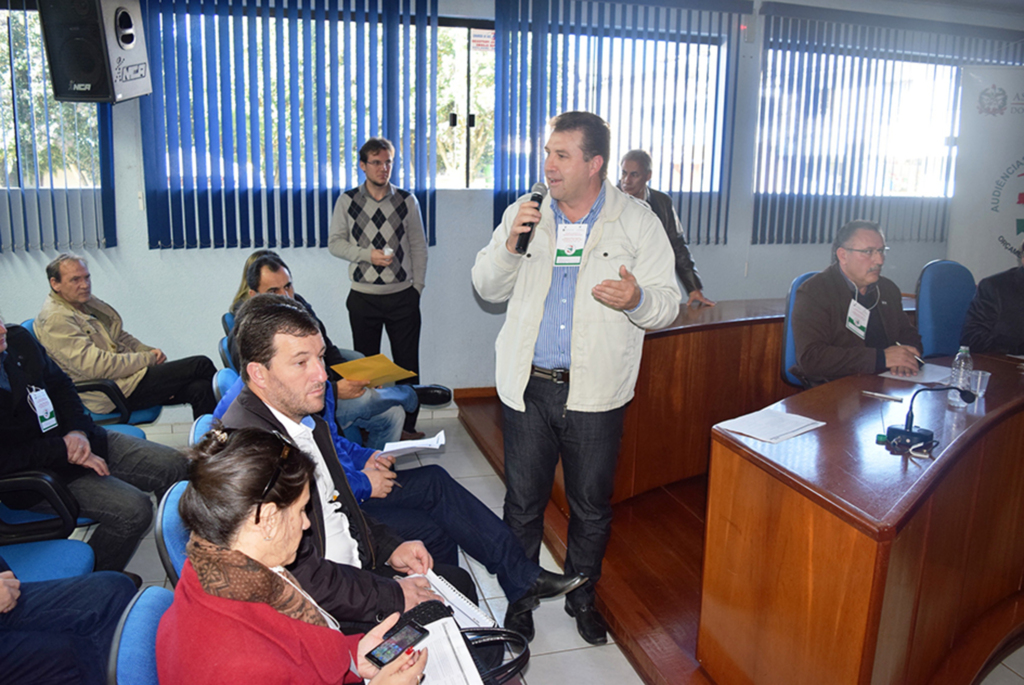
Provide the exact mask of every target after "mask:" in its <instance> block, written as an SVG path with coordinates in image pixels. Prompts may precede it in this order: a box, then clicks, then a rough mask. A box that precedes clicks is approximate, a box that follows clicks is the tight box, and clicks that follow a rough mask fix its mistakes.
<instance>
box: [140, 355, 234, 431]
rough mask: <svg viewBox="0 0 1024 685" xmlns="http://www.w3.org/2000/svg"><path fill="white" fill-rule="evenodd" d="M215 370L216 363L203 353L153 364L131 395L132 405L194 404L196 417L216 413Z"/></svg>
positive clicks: (193, 408) (193, 409)
mask: <svg viewBox="0 0 1024 685" xmlns="http://www.w3.org/2000/svg"><path fill="white" fill-rule="evenodd" d="M215 373H217V369H216V367H214V365H213V362H211V361H210V360H209V359H208V358H206V357H203V356H197V357H186V358H185V359H176V360H174V361H168V362H164V363H163V364H157V365H155V366H151V367H149V368H148V369H147V370H146V373H145V375H144V376H143V377H142V381H141V382H140V383H139V384H138V385H137V386H136V387H135V390H133V391H132V394H131V395H129V396H128V408H129V409H131V410H133V411H134V410H136V409H145V408H146V407H153V406H156V405H160V406H166V405H170V404H191V405H192V418H194V419H198V418H199V417H200V416H202V415H203V414H212V413H213V409H214V407H216V406H217V401H216V400H215V399H214V398H213V375H214V374H215Z"/></svg>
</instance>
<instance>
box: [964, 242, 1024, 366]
mask: <svg viewBox="0 0 1024 685" xmlns="http://www.w3.org/2000/svg"><path fill="white" fill-rule="evenodd" d="M1020 247H1021V249H1020V251H1019V252H1018V264H1017V266H1015V267H1014V268H1012V269H1009V270H1007V271H1003V272H1001V273H998V274H995V275H994V276H989V277H988V278H983V279H981V282H980V283H978V292H976V293H975V294H974V300H972V301H971V306H970V308H969V309H968V310H967V318H966V320H964V330H963V333H962V334H961V335H960V344H961V345H967V346H968V347H970V348H971V352H996V353H999V354H1024V242H1022V243H1021V245H1020Z"/></svg>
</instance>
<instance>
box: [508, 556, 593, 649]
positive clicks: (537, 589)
mask: <svg viewBox="0 0 1024 685" xmlns="http://www.w3.org/2000/svg"><path fill="white" fill-rule="evenodd" d="M585 582H587V577H586V576H584V575H582V574H581V575H575V576H570V575H564V574H561V573H552V572H551V571H545V570H544V569H541V570H540V575H539V576H537V580H535V581H533V585H531V586H530V589H529V590H527V591H526V594H525V595H523V596H522V597H520V598H519V599H517V600H516V601H514V602H512V603H511V604H509V605H508V611H509V613H510V614H521V613H523V612H524V611H533V610H534V609H536V608H537V607H538V606H539V605H540V600H542V599H551V598H553V597H561V596H562V595H564V594H565V593H566V592H571V591H572V590H575V589H576V588H578V587H579V586H580V585H583V583H585ZM524 634H525V633H524Z"/></svg>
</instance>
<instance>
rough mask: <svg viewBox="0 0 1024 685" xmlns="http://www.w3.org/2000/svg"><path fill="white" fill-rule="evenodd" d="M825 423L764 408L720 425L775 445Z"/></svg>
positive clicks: (719, 425)
mask: <svg viewBox="0 0 1024 685" xmlns="http://www.w3.org/2000/svg"><path fill="white" fill-rule="evenodd" d="M824 425H825V422H824V421H815V420H814V419H809V418H807V417H806V416H800V415H799V414H787V413H786V412H782V411H779V410H777V409H762V410H761V411H755V412H754V413H753V414H747V415H746V416H738V417H736V418H735V419H729V420H728V421H722V422H721V423H720V424H718V427H719V428H723V429H725V430H728V431H732V432H733V433H739V434H741V435H746V436H749V437H751V438H754V439H755V440H761V441H763V442H770V443H772V444H773V445H774V444H776V443H780V442H782V441H783V440H789V439H790V438H795V437H796V436H798V435H800V434H801V433H806V432H807V431H811V430H814V429H815V428H819V427H821V426H824Z"/></svg>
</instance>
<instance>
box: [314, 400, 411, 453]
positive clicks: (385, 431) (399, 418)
mask: <svg viewBox="0 0 1024 685" xmlns="http://www.w3.org/2000/svg"><path fill="white" fill-rule="evenodd" d="M417 407H419V398H417V397H416V391H415V390H413V388H412V386H411V385H396V386H393V387H388V388H379V389H374V388H367V389H366V392H364V393H363V394H362V395H360V396H359V397H356V398H355V399H351V400H338V402H337V405H336V407H335V410H334V418H335V420H336V421H337V422H338V430H339V431H344V430H345V429H346V428H348V427H349V426H353V425H354V426H356V427H358V428H365V429H366V432H367V433H369V436H368V438H367V440H366V446H367V447H369V448H370V449H374V450H380V449H384V445H385V444H386V443H389V442H396V441H398V440H400V439H401V438H402V425H403V424H404V423H405V413H406V412H413V411H416V408H417ZM356 442H358V441H356Z"/></svg>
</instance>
